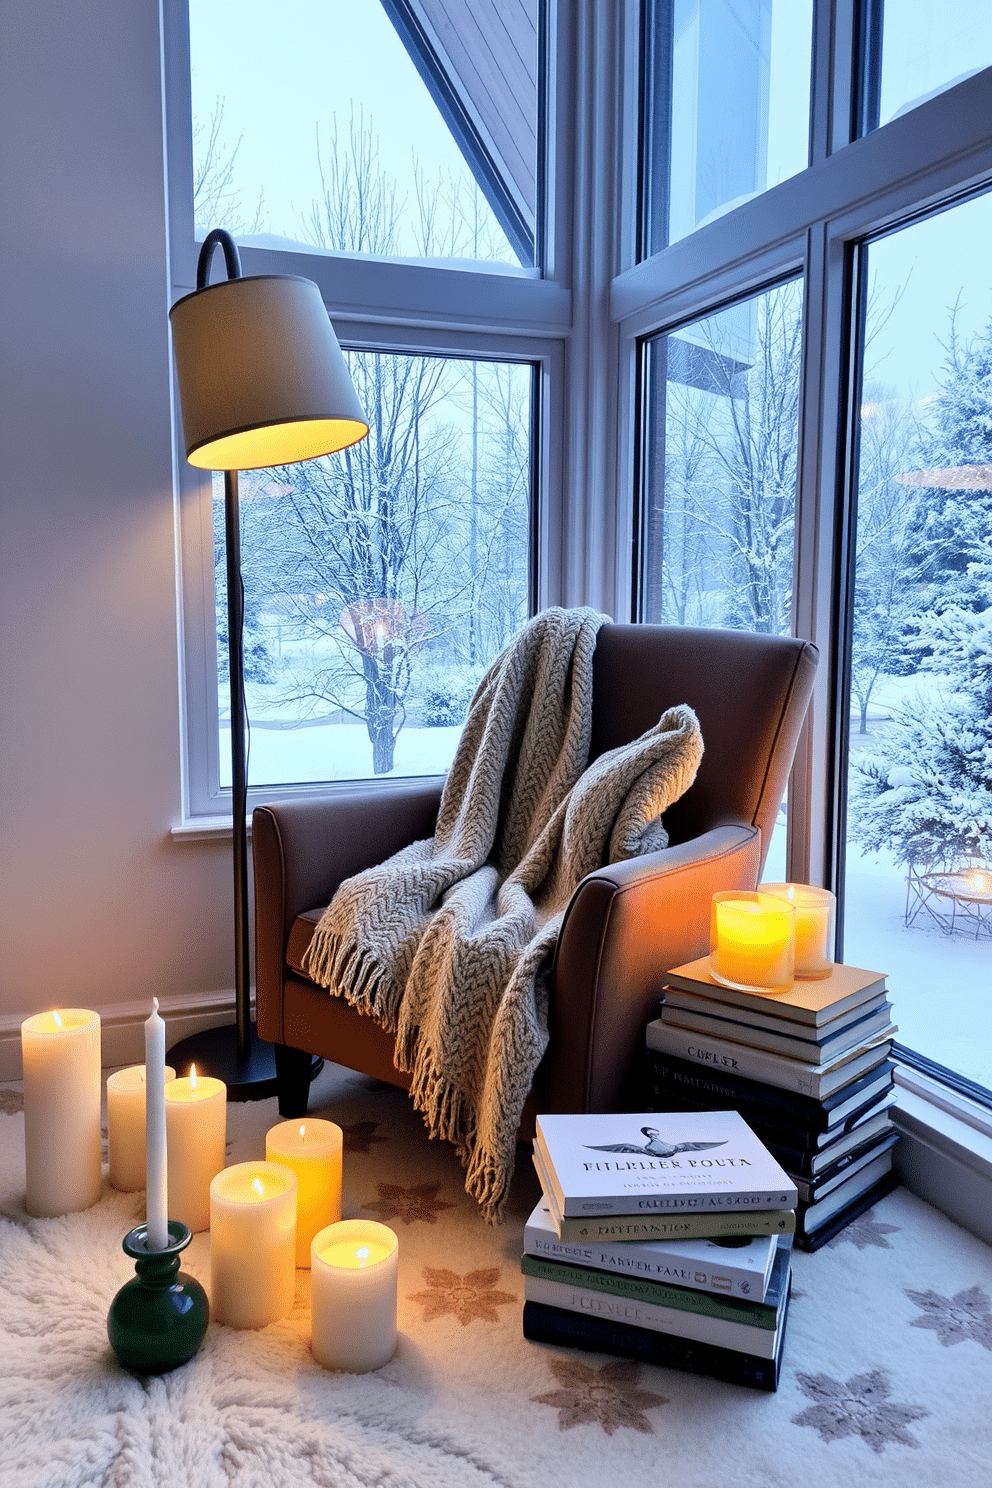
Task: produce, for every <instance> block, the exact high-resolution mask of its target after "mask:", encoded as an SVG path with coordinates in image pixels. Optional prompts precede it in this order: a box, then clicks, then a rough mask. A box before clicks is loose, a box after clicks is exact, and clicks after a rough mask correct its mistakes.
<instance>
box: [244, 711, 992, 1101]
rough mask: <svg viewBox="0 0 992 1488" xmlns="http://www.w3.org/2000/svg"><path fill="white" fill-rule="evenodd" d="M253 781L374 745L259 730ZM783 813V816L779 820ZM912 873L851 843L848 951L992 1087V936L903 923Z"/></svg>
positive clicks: (932, 1053) (319, 772)
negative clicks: (883, 978)
mask: <svg viewBox="0 0 992 1488" xmlns="http://www.w3.org/2000/svg"><path fill="white" fill-rule="evenodd" d="M459 734H460V729H459V728H457V727H453V728H433V729H421V728H412V727H411V728H405V729H403V731H402V732H401V734H400V736H399V738H398V740H397V742H396V766H395V769H394V770H393V771H392V774H393V775H394V776H403V775H433V774H440V773H442V772H443V771H444V770H446V769H447V768H448V766H449V765H450V763H451V759H452V757H453V755H454V751H455V747H456V745H457V743H458V737H459ZM220 748H221V761H222V763H226V765H227V779H226V782H225V783H227V784H230V739H229V734H228V733H227V731H223V732H222V734H221V742H220ZM250 773H251V783H252V785H253V786H254V785H259V786H264V785H265V784H267V783H272V782H273V781H280V782H284V783H286V782H294V783H303V782H307V781H320V780H328V779H345V780H347V779H352V780H361V779H371V778H372V775H373V771H372V750H371V745H370V744H369V741H368V735H367V733H366V731H365V727H364V725H362V724H329V725H324V726H311V727H304V728H292V729H287V728H264V727H260V726H259V725H257V724H256V725H254V726H253V728H252V732H251V763H250ZM780 820H781V818H780ZM766 877H767V878H768V879H769V881H772V882H776V881H777V882H781V881H782V880H783V879H784V878H785V836H784V831H782V830H776V832H775V834H774V837H773V839H772V846H771V850H770V853H769V859H768V864H767V867H766ZM905 903H906V880H905V875H904V873H903V871H902V869H901V868H899V867H898V866H897V865H896V864H894V863H893V861H892V859H891V857H888V856H886V855H885V854H874V853H873V854H869V855H867V856H862V855H861V853H859V851H858V850H857V848H856V847H854V846H853V845H852V846H851V847H850V848H849V855H848V865H847V913H846V928H845V945H844V959H845V961H847V962H848V963H849V964H850V965H854V966H863V967H867V968H871V969H872V970H876V971H880V972H884V973H885V975H886V976H887V977H888V985H889V991H890V996H891V998H892V1002H893V1005H894V1016H895V1020H896V1022H897V1023H898V1024H899V1035H898V1037H899V1039H900V1041H901V1042H902V1043H904V1044H907V1045H908V1046H909V1047H910V1048H913V1049H919V1050H920V1051H921V1052H922V1053H925V1054H927V1055H928V1056H929V1057H930V1058H932V1059H935V1060H937V1062H938V1063H940V1064H944V1065H947V1066H949V1067H950V1068H951V1069H956V1070H958V1071H959V1072H960V1073H961V1074H964V1075H967V1076H968V1077H969V1079H972V1080H977V1081H978V1082H979V1083H980V1084H983V1085H989V1086H992V1017H990V1007H992V938H990V937H987V936H986V937H984V938H982V939H981V940H978V941H976V940H974V939H972V938H970V937H969V936H968V935H966V934H961V933H956V934H954V935H946V934H944V933H943V932H942V931H941V930H940V929H939V928H938V927H937V926H936V925H934V924H933V923H932V921H930V920H928V919H927V918H926V916H924V915H921V916H919V917H918V918H917V919H916V921H915V923H914V924H913V925H911V926H910V927H909V928H907V927H906V925H905V923H904V911H905Z"/></svg>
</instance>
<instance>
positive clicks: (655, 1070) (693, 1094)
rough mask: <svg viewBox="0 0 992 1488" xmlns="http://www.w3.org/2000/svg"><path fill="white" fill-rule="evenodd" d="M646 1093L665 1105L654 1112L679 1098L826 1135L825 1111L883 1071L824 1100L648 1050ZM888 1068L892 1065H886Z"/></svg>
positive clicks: (673, 1105) (673, 1106)
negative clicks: (790, 1124) (750, 1112)
mask: <svg viewBox="0 0 992 1488" xmlns="http://www.w3.org/2000/svg"><path fill="white" fill-rule="evenodd" d="M646 1055H647V1068H646V1075H647V1089H648V1099H649V1100H661V1101H664V1102H666V1103H668V1104H666V1105H665V1106H661V1107H658V1109H659V1110H660V1109H669V1110H679V1109H685V1107H684V1106H680V1105H679V1104H676V1102H677V1101H678V1100H679V1099H684V1100H685V1101H687V1102H689V1106H688V1109H690V1110H692V1109H694V1108H695V1109H704V1108H705V1109H708V1110H735V1111H740V1112H741V1114H742V1115H743V1116H744V1119H745V1120H747V1116H748V1110H749V1109H750V1110H751V1111H753V1112H754V1113H755V1115H756V1116H758V1115H760V1118H761V1119H762V1120H763V1121H764V1122H765V1123H766V1124H768V1123H769V1122H775V1123H778V1122H779V1121H780V1120H782V1119H783V1118H784V1119H786V1120H788V1121H790V1122H793V1123H795V1124H796V1125H797V1126H801V1127H805V1128H808V1129H809V1130H810V1131H811V1132H820V1131H826V1130H827V1129H828V1128H829V1126H830V1111H831V1109H832V1107H833V1106H834V1105H837V1104H839V1103H840V1102H841V1101H842V1100H845V1099H847V1098H848V1096H849V1095H851V1094H853V1092H854V1090H856V1089H857V1087H858V1084H860V1083H863V1084H865V1085H867V1084H868V1083H870V1081H871V1080H873V1079H875V1078H877V1076H878V1074H879V1073H880V1072H881V1071H882V1070H883V1069H884V1065H882V1064H880V1065H879V1067H878V1068H877V1069H873V1070H871V1071H868V1072H867V1073H866V1074H865V1075H863V1076H861V1077H859V1080H858V1081H852V1082H851V1086H852V1089H851V1090H848V1088H847V1087H846V1086H841V1087H840V1088H839V1089H838V1090H836V1091H834V1092H833V1093H832V1094H831V1095H830V1096H827V1097H826V1099H824V1100H816V1099H815V1098H814V1097H813V1096H811V1095H796V1094H794V1093H793V1092H791V1091H787V1090H781V1089H779V1087H778V1086H777V1085H765V1084H762V1083H761V1081H759V1080H749V1079H747V1078H746V1077H745V1076H744V1075H730V1074H724V1073H723V1072H722V1071H717V1070H709V1069H706V1068H705V1067H702V1066H700V1065H698V1064H693V1063H691V1062H690V1061H689V1060H686V1059H679V1058H677V1057H676V1056H675V1055H672V1054H665V1053H663V1052H662V1051H661V1050H660V1049H650V1048H649V1049H647V1050H646ZM889 1068H890V1069H891V1066H889Z"/></svg>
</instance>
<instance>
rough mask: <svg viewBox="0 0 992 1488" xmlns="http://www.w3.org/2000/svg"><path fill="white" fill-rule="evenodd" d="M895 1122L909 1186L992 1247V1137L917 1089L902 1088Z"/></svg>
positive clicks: (902, 1168) (902, 1171)
mask: <svg viewBox="0 0 992 1488" xmlns="http://www.w3.org/2000/svg"><path fill="white" fill-rule="evenodd" d="M893 1121H894V1123H895V1126H896V1129H897V1130H898V1131H899V1133H900V1135H901V1137H902V1141H901V1142H900V1143H899V1145H898V1147H897V1148H896V1166H897V1167H898V1169H899V1174H900V1177H901V1178H902V1181H903V1182H904V1183H905V1185H906V1187H907V1188H908V1189H909V1190H910V1191H911V1192H912V1193H915V1194H916V1195H918V1197H919V1198H921V1199H924V1200H926V1202H927V1203H928V1204H932V1205H933V1206H934V1208H935V1209H940V1210H941V1211H942V1212H943V1213H944V1214H946V1215H947V1216H948V1217H949V1218H950V1219H953V1220H956V1221H957V1223H958V1224H960V1225H963V1226H964V1228H965V1229H966V1230H970V1231H971V1233H972V1234H973V1235H977V1236H978V1237H979V1239H980V1240H984V1241H985V1242H986V1244H989V1245H992V1137H990V1136H988V1135H987V1134H986V1133H984V1132H982V1131H980V1130H978V1129H977V1127H976V1124H974V1123H973V1122H971V1121H968V1120H963V1119H962V1118H961V1117H960V1116H958V1115H956V1114H954V1113H952V1112H951V1111H949V1110H947V1109H946V1108H944V1107H943V1106H941V1105H938V1104H936V1103H935V1102H934V1101H929V1100H927V1099H926V1098H925V1097H924V1096H923V1095H921V1094H920V1093H919V1092H918V1091H917V1090H908V1089H905V1088H901V1089H900V1091H899V1101H898V1105H896V1106H895V1107H894V1108H893Z"/></svg>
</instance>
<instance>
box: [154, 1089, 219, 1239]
mask: <svg viewBox="0 0 992 1488" xmlns="http://www.w3.org/2000/svg"><path fill="white" fill-rule="evenodd" d="M165 1129H166V1136H167V1138H168V1146H169V1218H170V1219H178V1220H179V1221H180V1222H181V1223H182V1224H184V1225H186V1226H187V1227H188V1228H189V1229H191V1230H192V1231H193V1233H194V1235H195V1234H197V1233H198V1232H199V1231H200V1230H206V1229H209V1227H210V1183H211V1180H212V1179H213V1178H214V1177H216V1175H217V1174H218V1173H219V1172H220V1170H221V1168H223V1166H224V1161H225V1159H226V1157H227V1086H226V1085H225V1084H224V1082H223V1080H215V1079H214V1078H213V1077H212V1076H210V1075H198V1074H197V1073H196V1065H193V1067H192V1069H191V1070H190V1072H189V1075H188V1076H186V1077H185V1078H184V1079H182V1080H173V1081H172V1083H171V1084H169V1085H166V1087H165Z"/></svg>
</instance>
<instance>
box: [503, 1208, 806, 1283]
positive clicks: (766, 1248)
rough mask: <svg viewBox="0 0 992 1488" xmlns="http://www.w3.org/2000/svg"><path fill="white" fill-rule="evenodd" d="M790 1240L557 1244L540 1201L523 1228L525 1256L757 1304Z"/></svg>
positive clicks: (744, 1238)
mask: <svg viewBox="0 0 992 1488" xmlns="http://www.w3.org/2000/svg"><path fill="white" fill-rule="evenodd" d="M791 1244H792V1236H791V1235H788V1236H781V1237H777V1236H775V1235H742V1236H741V1237H740V1238H739V1239H726V1240H653V1241H644V1242H640V1243H635V1244H625V1243H623V1242H618V1243H617V1244H614V1245H604V1244H603V1243H602V1242H596V1241H591V1242H587V1243H585V1244H578V1243H574V1242H573V1243H570V1244H566V1243H565V1241H563V1240H559V1238H558V1231H557V1229H556V1228H555V1222H554V1219H553V1218H552V1215H551V1211H550V1209H549V1208H548V1206H547V1204H546V1203H544V1201H543V1200H542V1201H540V1202H539V1203H538V1204H537V1205H536V1207H535V1209H534V1211H533V1213H532V1214H531V1216H530V1218H529V1219H528V1221H527V1223H526V1225H525V1226H524V1253H525V1254H527V1255H533V1256H541V1257H543V1258H545V1259H547V1260H551V1261H565V1262H566V1263H567V1264H569V1265H571V1266H591V1267H593V1269H594V1270H597V1271H615V1272H616V1273H617V1274H618V1275H621V1276H636V1277H644V1278H647V1279H648V1280H651V1281H664V1282H669V1283H670V1284H671V1285H672V1286H681V1287H689V1288H691V1289H692V1290H693V1291H700V1292H714V1293H716V1294H717V1295H718V1296H723V1297H744V1298H746V1299H747V1300H748V1301H749V1302H760V1301H761V1300H762V1299H763V1297H764V1295H765V1292H766V1290H767V1288H768V1278H769V1276H770V1275H771V1269H772V1262H773V1261H774V1259H775V1253H776V1251H777V1250H778V1248H779V1246H780V1245H791Z"/></svg>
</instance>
